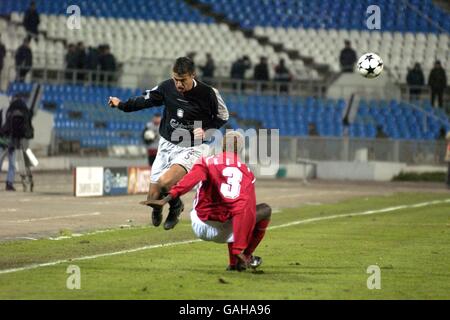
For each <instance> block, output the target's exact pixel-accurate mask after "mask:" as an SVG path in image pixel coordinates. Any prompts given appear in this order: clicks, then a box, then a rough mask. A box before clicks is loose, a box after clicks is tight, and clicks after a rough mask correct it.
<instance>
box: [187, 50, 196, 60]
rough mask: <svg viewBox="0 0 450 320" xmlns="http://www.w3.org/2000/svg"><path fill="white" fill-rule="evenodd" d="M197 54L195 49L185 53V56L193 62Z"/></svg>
mask: <svg viewBox="0 0 450 320" xmlns="http://www.w3.org/2000/svg"><path fill="white" fill-rule="evenodd" d="M196 55H197V52H195V51H191V52H189V53H188V54H186V57H188V58H189V59H191V61H192V62H194V63H195V56H196Z"/></svg>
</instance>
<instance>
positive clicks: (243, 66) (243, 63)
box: [230, 56, 252, 90]
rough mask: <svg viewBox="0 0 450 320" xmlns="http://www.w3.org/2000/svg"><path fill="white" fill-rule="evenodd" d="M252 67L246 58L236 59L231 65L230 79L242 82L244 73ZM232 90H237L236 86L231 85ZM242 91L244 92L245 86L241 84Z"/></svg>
mask: <svg viewBox="0 0 450 320" xmlns="http://www.w3.org/2000/svg"><path fill="white" fill-rule="evenodd" d="M251 67H252V62H251V61H250V58H249V57H248V56H243V57H242V58H239V59H237V60H236V61H235V62H233V64H232V65H231V74H230V77H231V79H234V80H244V79H245V72H246V71H247V70H248V69H250V68H251ZM233 89H235V90H236V89H237V85H236V84H235V83H233ZM241 89H242V90H245V85H244V84H242V87H241Z"/></svg>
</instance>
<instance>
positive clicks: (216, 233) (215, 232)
mask: <svg viewBox="0 0 450 320" xmlns="http://www.w3.org/2000/svg"><path fill="white" fill-rule="evenodd" d="M191 223H192V230H193V231H194V234H195V235H196V236H197V238H199V239H202V240H204V241H213V242H217V243H227V242H233V241H234V238H233V223H232V221H231V220H227V221H225V222H220V221H209V220H208V221H202V220H200V219H199V218H198V216H197V212H196V211H195V210H192V211H191Z"/></svg>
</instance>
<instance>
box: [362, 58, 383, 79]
mask: <svg viewBox="0 0 450 320" xmlns="http://www.w3.org/2000/svg"><path fill="white" fill-rule="evenodd" d="M383 66H384V64H383V60H381V58H380V57H379V56H378V55H377V54H375V53H366V54H364V55H363V56H362V57H361V58H359V60H358V63H357V64H356V70H357V71H358V72H359V73H360V74H361V75H362V76H363V77H365V78H369V79H373V78H376V77H378V76H379V75H380V74H381V71H383Z"/></svg>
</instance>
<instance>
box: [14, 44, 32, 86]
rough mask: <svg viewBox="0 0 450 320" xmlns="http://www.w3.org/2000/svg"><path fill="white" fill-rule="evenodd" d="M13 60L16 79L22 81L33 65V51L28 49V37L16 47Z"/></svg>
mask: <svg viewBox="0 0 450 320" xmlns="http://www.w3.org/2000/svg"><path fill="white" fill-rule="evenodd" d="M15 60H16V75H17V81H20V82H23V81H24V80H25V77H26V75H27V73H28V72H29V71H30V69H31V67H32V66H33V53H32V52H31V49H30V38H29V37H27V38H25V39H24V40H23V43H22V45H21V46H20V47H19V48H18V49H17V51H16V56H15Z"/></svg>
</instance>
